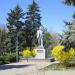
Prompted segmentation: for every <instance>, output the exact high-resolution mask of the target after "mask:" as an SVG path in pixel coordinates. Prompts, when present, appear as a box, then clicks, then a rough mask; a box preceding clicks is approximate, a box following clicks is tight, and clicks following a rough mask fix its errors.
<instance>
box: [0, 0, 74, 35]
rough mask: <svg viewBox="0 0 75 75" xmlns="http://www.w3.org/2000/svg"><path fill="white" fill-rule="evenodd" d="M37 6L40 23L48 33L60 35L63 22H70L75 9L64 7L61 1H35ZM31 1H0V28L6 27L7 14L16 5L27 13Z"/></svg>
mask: <svg viewBox="0 0 75 75" xmlns="http://www.w3.org/2000/svg"><path fill="white" fill-rule="evenodd" d="M35 1H36V3H37V4H38V5H39V7H40V8H39V9H40V14H41V17H42V19H41V23H42V25H43V26H44V27H45V28H47V30H48V31H49V32H55V33H60V34H62V32H63V30H64V29H65V24H64V22H63V21H64V20H71V19H72V14H73V12H74V11H75V7H73V6H71V7H70V6H66V5H65V4H63V3H62V0H35ZM31 3H32V0H0V27H4V26H6V23H7V21H6V18H7V17H8V15H7V13H8V12H10V9H14V8H15V6H16V5H17V4H19V5H20V7H21V8H22V9H23V11H24V12H26V11H27V8H28V5H30V4H31Z"/></svg>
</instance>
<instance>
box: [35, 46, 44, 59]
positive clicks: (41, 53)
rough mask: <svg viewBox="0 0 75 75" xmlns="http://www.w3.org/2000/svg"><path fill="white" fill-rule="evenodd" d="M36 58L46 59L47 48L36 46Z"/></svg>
mask: <svg viewBox="0 0 75 75" xmlns="http://www.w3.org/2000/svg"><path fill="white" fill-rule="evenodd" d="M35 59H45V49H44V47H43V46H38V47H37V48H36V56H35Z"/></svg>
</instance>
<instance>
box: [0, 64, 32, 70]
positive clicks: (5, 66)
mask: <svg viewBox="0 0 75 75" xmlns="http://www.w3.org/2000/svg"><path fill="white" fill-rule="evenodd" d="M29 66H32V64H28V65H0V70H7V69H13V68H25V67H29Z"/></svg>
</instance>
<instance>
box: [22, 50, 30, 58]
mask: <svg viewBox="0 0 75 75" xmlns="http://www.w3.org/2000/svg"><path fill="white" fill-rule="evenodd" d="M22 55H23V56H24V57H26V58H28V57H30V56H31V52H30V51H29V49H25V50H23V52H22Z"/></svg>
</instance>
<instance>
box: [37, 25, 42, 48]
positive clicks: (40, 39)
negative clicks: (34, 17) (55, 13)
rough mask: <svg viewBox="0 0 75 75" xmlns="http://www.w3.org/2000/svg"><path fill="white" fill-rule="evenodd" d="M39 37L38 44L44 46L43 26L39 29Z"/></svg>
mask: <svg viewBox="0 0 75 75" xmlns="http://www.w3.org/2000/svg"><path fill="white" fill-rule="evenodd" d="M37 39H38V45H39V46H42V47H43V31H42V27H41V26H40V27H39V29H38V30H37Z"/></svg>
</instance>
